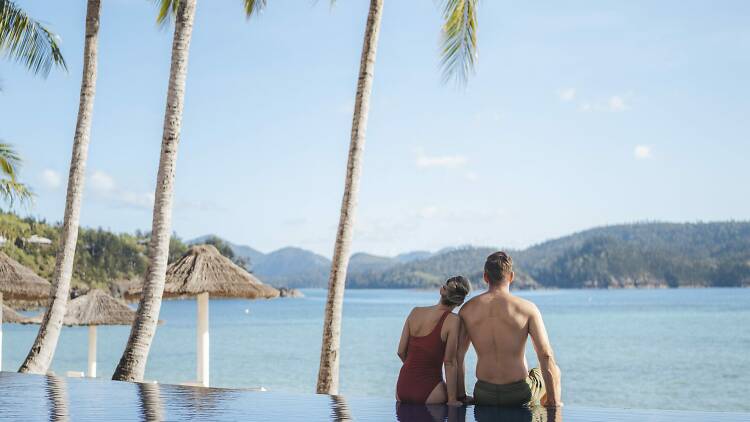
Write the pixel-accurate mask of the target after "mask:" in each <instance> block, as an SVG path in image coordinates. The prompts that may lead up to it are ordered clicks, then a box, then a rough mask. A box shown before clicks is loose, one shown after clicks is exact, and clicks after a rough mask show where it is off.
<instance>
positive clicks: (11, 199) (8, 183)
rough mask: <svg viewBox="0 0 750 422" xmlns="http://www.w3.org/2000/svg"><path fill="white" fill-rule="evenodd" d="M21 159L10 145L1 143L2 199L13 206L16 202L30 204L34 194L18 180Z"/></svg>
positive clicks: (0, 181) (0, 194)
mask: <svg viewBox="0 0 750 422" xmlns="http://www.w3.org/2000/svg"><path fill="white" fill-rule="evenodd" d="M20 166H21V157H20V156H19V155H18V153H17V152H16V151H15V150H14V149H13V147H12V146H11V145H10V144H6V143H2V142H0V199H2V200H3V201H4V202H7V203H8V204H10V205H11V206H13V204H14V203H15V201H20V202H28V201H30V200H31V199H32V198H33V194H32V193H31V190H30V189H29V188H28V186H26V185H24V184H23V183H21V182H19V181H18V180H17V175H18V168H19V167H20Z"/></svg>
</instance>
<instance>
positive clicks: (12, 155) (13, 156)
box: [0, 142, 21, 180]
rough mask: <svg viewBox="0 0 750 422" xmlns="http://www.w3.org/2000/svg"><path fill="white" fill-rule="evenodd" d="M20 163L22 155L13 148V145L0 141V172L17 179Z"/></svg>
mask: <svg viewBox="0 0 750 422" xmlns="http://www.w3.org/2000/svg"><path fill="white" fill-rule="evenodd" d="M20 165H21V156H20V155H18V153H17V152H16V151H15V150H14V149H13V146H11V145H10V144H6V143H3V142H0V172H2V173H3V174H5V175H6V176H8V177H9V178H10V179H11V180H15V179H16V173H17V169H18V167H19V166H20Z"/></svg>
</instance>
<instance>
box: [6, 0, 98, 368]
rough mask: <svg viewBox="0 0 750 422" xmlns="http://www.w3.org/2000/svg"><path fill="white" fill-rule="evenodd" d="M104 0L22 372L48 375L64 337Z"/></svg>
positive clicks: (89, 10)
mask: <svg viewBox="0 0 750 422" xmlns="http://www.w3.org/2000/svg"><path fill="white" fill-rule="evenodd" d="M100 9H101V0H88V3H87V6H86V40H85V44H84V47H83V76H82V77H81V92H80V99H79V103H78V119H77V121H76V131H75V135H74V136H73V154H72V156H71V158H70V173H69V175H68V192H67V196H66V197H65V215H64V216H63V229H62V236H60V249H59V251H58V252H57V257H56V262H55V272H54V275H53V278H52V291H51V293H50V302H49V305H48V306H47V311H46V312H45V313H44V318H43V319H42V324H41V325H40V326H39V331H38V332H37V335H36V339H35V340H34V344H33V345H32V346H31V349H30V350H29V353H28V355H26V359H25V360H24V362H23V364H22V365H21V368H20V369H19V372H29V373H35V374H44V373H46V372H47V369H49V365H50V363H51V362H52V357H53V356H54V354H55V349H56V348H57V340H58V338H59V337H60V329H61V328H62V320H63V316H64V315H65V308H66V306H67V303H68V294H69V292H70V278H71V276H72V275H73V259H74V257H75V252H76V242H77V241H78V224H79V221H80V215H81V197H82V196H83V184H84V175H85V173H86V159H87V157H88V150H89V140H90V135H91V119H92V115H93V111H94V95H95V94H96V68H97V55H98V51H97V50H98V45H97V41H98V38H99V13H100Z"/></svg>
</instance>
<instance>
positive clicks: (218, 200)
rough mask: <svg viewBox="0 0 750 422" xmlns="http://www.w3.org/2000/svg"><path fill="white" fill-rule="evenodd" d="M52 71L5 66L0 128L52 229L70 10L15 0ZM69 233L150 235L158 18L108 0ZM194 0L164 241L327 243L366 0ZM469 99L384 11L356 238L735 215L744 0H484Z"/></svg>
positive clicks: (63, 146)
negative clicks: (55, 52)
mask: <svg viewBox="0 0 750 422" xmlns="http://www.w3.org/2000/svg"><path fill="white" fill-rule="evenodd" d="M17 3H18V4H19V5H21V6H22V7H24V8H26V9H27V11H28V12H29V13H31V14H32V15H34V16H35V17H37V18H38V19H41V20H43V21H45V22H47V23H49V25H50V26H51V27H52V28H53V29H54V30H55V31H57V32H58V33H59V34H60V36H61V38H62V46H63V52H64V54H65V57H66V59H67V61H68V66H69V70H70V71H69V73H67V74H66V73H64V72H53V74H51V75H50V77H49V78H47V79H41V78H38V77H33V76H31V75H29V74H27V73H26V72H25V71H24V70H23V69H22V68H21V67H20V66H18V65H17V64H15V63H12V62H10V61H8V60H2V61H0V78H2V86H3V91H2V92H1V93H0V116H2V117H0V139H3V140H5V141H6V142H10V143H13V144H15V146H16V147H17V148H18V149H19V150H20V152H21V153H22V155H23V156H24V158H25V165H24V167H23V169H22V173H21V176H22V178H23V179H24V180H25V181H26V182H28V183H29V184H30V185H31V186H32V187H33V188H34V190H35V191H36V193H37V195H38V197H37V200H36V203H35V205H34V207H33V208H31V209H29V210H22V212H23V213H28V214H32V215H35V216H39V217H44V218H47V219H48V220H52V221H59V220H61V219H62V214H63V208H64V195H65V182H66V179H67V169H68V165H69V160H70V150H71V143H72V136H73V130H74V127H75V120H76V112H77V106H78V90H79V83H80V71H81V53H82V41H83V29H84V16H85V2H84V1H83V0H81V1H77V2H72V1H66V2H41V1H32V0H18V1H17ZM103 3H104V4H103V10H102V19H101V29H100V46H99V56H100V61H99V81H98V88H97V97H96V104H95V111H94V124H93V131H92V141H91V147H90V156H89V163H88V169H87V185H86V191H85V199H84V203H83V210H82V217H81V220H82V224H83V225H85V226H94V227H96V226H101V227H105V228H110V229H112V230H115V231H133V230H135V229H145V230H148V229H149V228H150V226H151V198H152V197H153V189H154V183H155V177H156V167H157V163H158V155H159V144H160V141H161V126H162V118H163V111H164V103H165V96H166V85H167V78H168V71H169V55H170V50H169V49H170V42H171V28H168V29H160V28H158V27H157V26H156V25H155V24H154V17H155V8H154V6H153V4H151V3H150V2H148V1H141V0H107V1H104V2H103ZM269 3H270V5H269V7H268V9H267V10H266V11H265V12H264V13H263V14H262V15H260V16H258V17H257V18H254V19H252V20H250V21H246V20H245V18H244V17H243V15H242V12H241V2H240V1H239V0H236V1H229V0H211V1H207V0H198V9H197V18H196V24H195V31H194V34H193V42H192V46H191V53H190V64H189V75H188V81H187V94H186V106H185V113H184V119H183V131H182V142H181V145H180V151H179V159H178V165H177V186H176V197H175V201H176V202H175V203H176V207H175V210H174V222H173V227H174V230H175V231H176V232H177V233H178V235H179V236H181V237H183V238H192V237H195V236H198V235H201V234H205V233H216V234H218V235H221V236H223V237H225V238H228V239H230V240H232V241H234V242H238V243H243V244H248V245H251V246H253V247H256V248H258V249H260V250H262V251H271V250H273V249H276V248H279V247H282V246H287V245H295V246H300V247H304V248H308V249H312V250H314V251H316V252H318V253H321V254H323V255H326V256H330V255H331V251H332V248H333V239H334V236H335V229H336V223H337V221H338V211H339V206H340V200H341V193H342V191H343V176H344V171H345V161H346V153H347V148H348V143H349V130H350V124H351V111H352V107H353V97H354V90H355V85H356V77H357V69H358V65H359V55H360V48H361V43H362V32H363V29H364V23H365V19H366V13H367V6H368V5H367V3H368V2H367V1H365V0H346V1H342V0H339V1H338V2H337V6H336V7H334V8H333V9H330V8H329V7H328V5H327V3H326V2H325V1H319V2H317V4H316V3H315V2H312V1H301V0H299V1H291V0H287V1H272V2H269ZM479 12H480V21H479V24H480V30H479V44H480V47H479V61H478V66H477V72H476V75H475V76H474V77H473V78H472V79H471V80H470V82H469V84H468V86H467V87H466V89H463V90H462V89H457V88H456V87H454V86H451V85H444V84H442V83H441V77H440V71H439V61H438V48H439V40H440V38H439V27H440V15H439V11H438V9H437V7H436V4H435V2H433V1H430V0H413V1H408V2H405V1H386V4H385V11H384V16H383V23H382V31H381V38H380V45H379V51H378V62H377V65H376V71H375V84H374V89H373V97H372V105H371V114H370V124H369V130H368V137H367V138H368V139H367V145H366V150H365V159H364V170H363V176H362V184H361V196H360V203H359V211H358V221H357V225H356V233H355V239H354V249H355V250H357V251H368V252H372V253H378V254H395V253H398V252H402V251H406V250H412V249H429V250H434V249H438V248H441V247H444V246H449V245H457V244H468V243H470V244H477V245H491V246H508V247H523V246H527V245H530V244H533V243H536V242H540V241H543V240H546V239H549V238H552V237H556V236H560V235H565V234H568V233H570V232H573V231H577V230H582V229H586V228H589V227H592V226H597V225H604V224H615V223H623V222H634V221H644V220H663V221H698V220H702V221H710V220H726V219H742V220H747V219H748V217H750V195H747V187H746V184H747V181H748V180H750V178H749V177H748V176H750V166H749V165H748V157H750V125H748V117H750V78H748V76H747V75H748V74H750V55H748V51H750V25H748V23H750V22H749V21H750V3H749V2H747V1H716V2H707V1H684V0H682V1H668V0H664V1H658V2H653V1H645V0H644V1H607V2H599V1H566V2H553V1H540V2H510V1H495V0H485V1H483V2H482V3H481V5H480V9H479Z"/></svg>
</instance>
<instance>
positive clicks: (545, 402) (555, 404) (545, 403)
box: [539, 393, 563, 408]
mask: <svg viewBox="0 0 750 422" xmlns="http://www.w3.org/2000/svg"><path fill="white" fill-rule="evenodd" d="M539 404H541V405H542V406H544V407H548V408H549V407H563V403H562V402H561V401H560V402H554V401H552V400H549V396H548V395H547V394H546V393H545V394H544V396H542V399H541V400H539Z"/></svg>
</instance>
